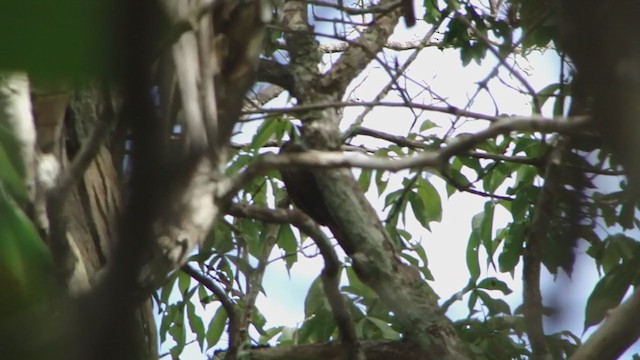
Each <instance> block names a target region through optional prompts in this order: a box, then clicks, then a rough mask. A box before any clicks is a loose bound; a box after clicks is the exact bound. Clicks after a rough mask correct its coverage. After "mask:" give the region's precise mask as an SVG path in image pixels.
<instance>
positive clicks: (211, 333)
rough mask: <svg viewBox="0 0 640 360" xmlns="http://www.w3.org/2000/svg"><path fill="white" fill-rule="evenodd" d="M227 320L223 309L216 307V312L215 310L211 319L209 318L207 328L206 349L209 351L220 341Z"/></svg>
mask: <svg viewBox="0 0 640 360" xmlns="http://www.w3.org/2000/svg"><path fill="white" fill-rule="evenodd" d="M227 319H228V315H227V312H226V311H225V309H224V307H222V306H220V307H218V310H216V313H215V314H214V315H213V318H211V322H209V327H208V328H207V349H210V348H211V347H213V346H214V345H215V344H217V343H218V341H220V337H221V336H222V332H223V331H224V328H225V326H226V325H227Z"/></svg>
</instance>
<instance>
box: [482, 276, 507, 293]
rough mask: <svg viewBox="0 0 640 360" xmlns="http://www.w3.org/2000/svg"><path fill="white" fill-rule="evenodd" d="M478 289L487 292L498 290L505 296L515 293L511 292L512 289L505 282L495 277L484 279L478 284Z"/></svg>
mask: <svg viewBox="0 0 640 360" xmlns="http://www.w3.org/2000/svg"><path fill="white" fill-rule="evenodd" d="M477 287H478V288H481V289H487V290H498V291H500V292H502V293H503V294H504V295H509V294H511V293H512V292H513V291H511V289H509V286H507V284H506V283H505V282H504V281H502V280H499V279H497V278H495V277H489V278H486V279H483V280H482V281H480V282H479V283H478V285H477Z"/></svg>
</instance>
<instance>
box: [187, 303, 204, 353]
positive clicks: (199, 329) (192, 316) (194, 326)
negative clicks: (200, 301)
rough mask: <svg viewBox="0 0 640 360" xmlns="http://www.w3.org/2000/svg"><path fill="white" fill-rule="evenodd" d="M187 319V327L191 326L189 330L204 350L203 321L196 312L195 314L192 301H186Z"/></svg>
mask: <svg viewBox="0 0 640 360" xmlns="http://www.w3.org/2000/svg"><path fill="white" fill-rule="evenodd" d="M187 319H188V320H189V327H191V331H192V332H193V333H194V334H195V335H196V340H197V341H198V345H200V349H201V350H202V351H204V350H205V349H204V338H205V332H204V323H203V322H202V319H201V318H200V316H198V314H196V307H195V305H194V304H193V302H191V301H189V302H187Z"/></svg>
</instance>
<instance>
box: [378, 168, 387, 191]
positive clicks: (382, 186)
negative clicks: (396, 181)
mask: <svg viewBox="0 0 640 360" xmlns="http://www.w3.org/2000/svg"><path fill="white" fill-rule="evenodd" d="M385 174H387V173H386V171H381V170H376V187H377V188H378V196H380V195H382V193H383V192H384V191H385V190H386V189H387V185H389V177H388V176H387V178H386V179H385Z"/></svg>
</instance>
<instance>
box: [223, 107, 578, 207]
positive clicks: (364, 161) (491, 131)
mask: <svg viewBox="0 0 640 360" xmlns="http://www.w3.org/2000/svg"><path fill="white" fill-rule="evenodd" d="M588 124H589V121H588V119H587V118H585V117H576V118H558V119H555V120H552V119H548V118H544V117H535V116H534V117H530V118H505V119H501V120H500V121H497V122H496V123H494V124H492V125H491V126H489V127H488V128H486V129H485V130H483V131H480V132H478V133H476V134H473V135H466V136H463V137H461V138H456V139H455V140H453V141H451V142H450V143H449V144H447V146H446V147H444V148H441V149H440V150H437V151H429V152H423V153H420V154H418V155H414V156H407V157H404V158H400V159H387V158H378V157H364V156H359V155H354V154H347V155H344V154H341V153H336V152H322V151H315V150H310V151H307V152H304V153H299V154H287V155H279V156H275V155H274V154H272V153H268V154H265V155H263V156H261V157H260V158H259V159H258V160H257V161H256V162H254V163H252V164H251V165H249V166H248V167H247V168H245V169H244V171H242V172H240V173H239V174H237V175H236V176H233V177H231V178H230V180H229V181H227V182H226V183H225V184H224V185H222V186H221V187H220V192H219V193H218V197H219V198H223V199H230V197H231V196H233V195H234V194H235V193H236V192H238V191H239V190H240V189H242V187H243V186H244V184H246V183H247V182H248V181H249V180H250V179H252V178H254V177H255V176H258V175H261V174H264V173H265V172H267V171H268V170H271V169H283V168H287V167H290V166H303V167H311V168H338V167H357V168H363V169H377V170H389V171H393V172H396V171H400V170H403V169H410V168H413V169H418V168H425V167H431V168H436V169H441V168H442V166H444V165H445V164H446V163H447V161H448V160H449V158H451V157H452V156H456V155H460V154H464V153H466V152H467V151H469V150H471V149H472V148H473V147H474V146H476V145H478V144H480V143H481V142H483V141H486V140H487V139H491V138H494V137H496V136H498V135H502V134H508V133H510V132H512V131H520V132H528V131H532V132H542V133H561V134H575V133H578V132H580V131H583V130H584V128H585V126H587V125H588Z"/></svg>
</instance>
